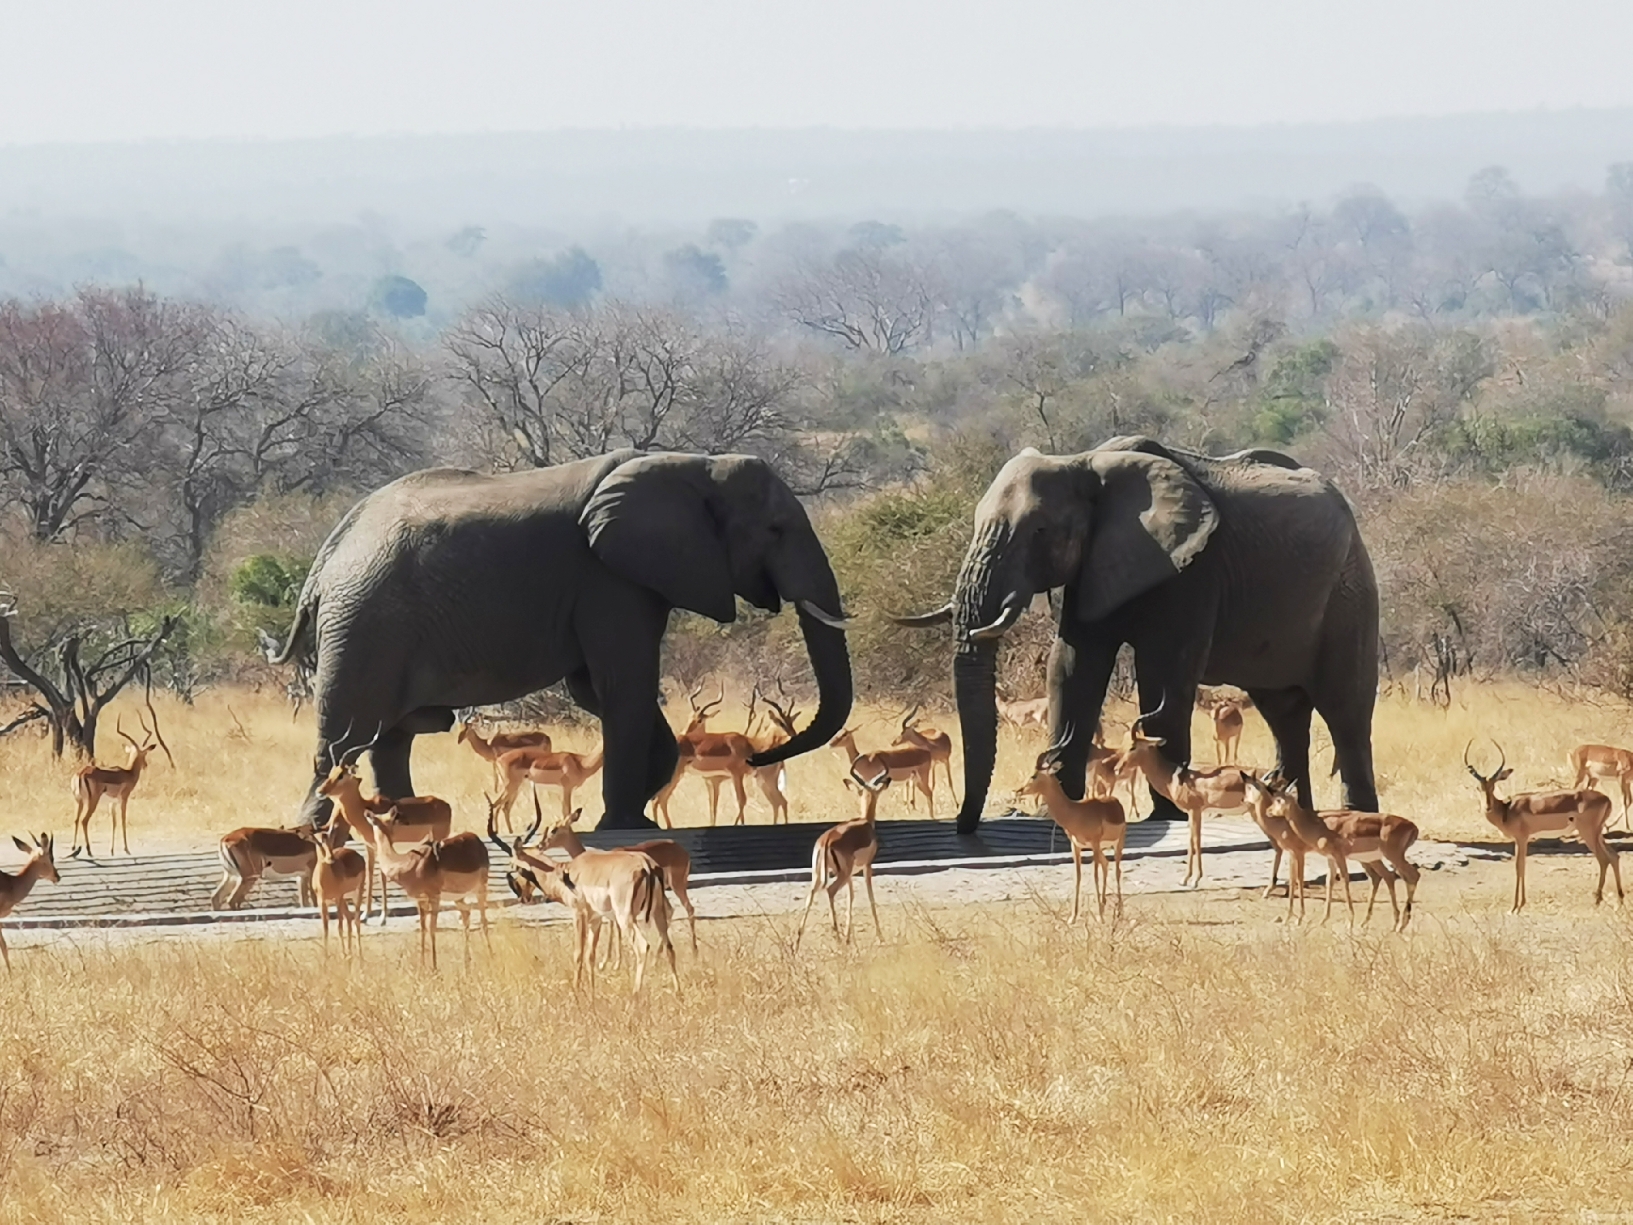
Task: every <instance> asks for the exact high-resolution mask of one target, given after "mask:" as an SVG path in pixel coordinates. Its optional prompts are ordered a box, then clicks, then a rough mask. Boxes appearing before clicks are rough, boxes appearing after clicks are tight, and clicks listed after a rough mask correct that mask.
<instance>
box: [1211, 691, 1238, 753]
mask: <svg viewBox="0 0 1633 1225" xmlns="http://www.w3.org/2000/svg"><path fill="white" fill-rule="evenodd" d="M1242 727H1243V720H1242V707H1241V706H1240V704H1238V703H1236V702H1229V701H1226V702H1217V703H1215V704H1214V707H1213V745H1214V756H1215V758H1216V760H1217V761H1218V762H1219V764H1220V765H1222V766H1223V765H1226V764H1230V765H1234V764H1235V763H1236V750H1237V748H1238V747H1239V746H1240V745H1241V743H1242Z"/></svg>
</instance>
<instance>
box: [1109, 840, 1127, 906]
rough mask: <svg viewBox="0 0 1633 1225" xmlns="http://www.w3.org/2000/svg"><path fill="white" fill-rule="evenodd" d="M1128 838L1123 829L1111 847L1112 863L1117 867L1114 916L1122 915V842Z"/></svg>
mask: <svg viewBox="0 0 1633 1225" xmlns="http://www.w3.org/2000/svg"><path fill="white" fill-rule="evenodd" d="M1127 836H1128V830H1127V828H1126V827H1125V828H1124V829H1123V830H1122V831H1121V832H1119V833H1118V835H1117V841H1116V842H1115V843H1114V844H1113V845H1112V862H1113V863H1114V864H1115V865H1116V867H1117V909H1116V912H1115V913H1116V914H1118V915H1121V914H1122V913H1123V840H1124V839H1125V838H1126V837H1127Z"/></svg>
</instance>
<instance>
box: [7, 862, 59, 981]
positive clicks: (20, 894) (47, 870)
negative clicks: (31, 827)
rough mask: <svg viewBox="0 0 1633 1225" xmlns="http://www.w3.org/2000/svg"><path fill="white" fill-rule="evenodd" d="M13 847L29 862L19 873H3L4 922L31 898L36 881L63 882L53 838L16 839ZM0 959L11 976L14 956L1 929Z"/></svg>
mask: <svg viewBox="0 0 1633 1225" xmlns="http://www.w3.org/2000/svg"><path fill="white" fill-rule="evenodd" d="M11 841H12V843H13V844H14V845H15V846H16V847H17V849H18V850H19V851H21V852H22V853H23V854H25V855H27V856H28V859H27V861H26V862H25V863H24V864H23V866H22V867H21V868H20V869H18V870H17V871H16V872H0V919H3V918H5V917H6V916H7V915H9V914H10V913H11V912H12V911H13V910H15V909H17V906H18V905H19V904H20V903H21V902H22V900H23V899H24V898H25V897H27V896H28V895H29V891H30V890H32V889H33V888H34V882H35V881H37V880H48V881H50V882H51V883H52V884H53V885H55V884H57V883H58V882H59V881H60V880H61V879H62V878H61V877H60V876H58V875H57V863H56V860H55V858H54V857H53V854H52V842H51V835H50V834H30V835H29V841H30V842H32V843H33V845H32V846H30V845H29V843H28V842H24V841H23V840H22V839H21V838H17V837H13V838H12V840H11ZM0 958H3V959H4V960H5V963H6V973H7V974H10V973H11V954H10V953H9V952H7V951H6V933H5V930H4V929H3V928H0Z"/></svg>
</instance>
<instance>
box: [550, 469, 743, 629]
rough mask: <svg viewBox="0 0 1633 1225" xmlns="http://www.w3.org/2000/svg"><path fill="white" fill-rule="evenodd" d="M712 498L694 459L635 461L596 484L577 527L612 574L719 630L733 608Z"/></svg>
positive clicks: (709, 483) (707, 481)
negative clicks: (711, 621) (709, 621)
mask: <svg viewBox="0 0 1633 1225" xmlns="http://www.w3.org/2000/svg"><path fill="white" fill-rule="evenodd" d="M713 497H714V482H713V479H712V477H711V476H710V474H709V471H708V469H707V468H706V467H705V466H704V464H703V463H702V462H701V461H700V460H698V459H697V458H696V457H695V456H689V455H643V456H641V457H640V458H639V459H632V460H629V461H628V462H626V463H622V464H620V465H618V467H616V468H614V469H613V470H612V471H611V472H609V473H608V474H607V475H606V477H605V478H603V479H602V481H601V483H600V484H599V485H598V486H596V490H595V492H594V493H593V494H591V495H590V500H589V501H588V502H587V503H586V504H585V506H584V511H583V513H582V514H580V515H579V517H578V522H579V526H580V527H582V528H583V529H584V532H585V535H586V536H588V538H589V542H590V549H591V551H592V552H593V553H594V554H595V555H596V557H598V558H600V560H601V562H602V564H603V565H605V566H606V567H607V569H609V570H611V571H612V572H613V573H614V574H617V575H618V576H619V577H621V578H626V579H628V580H629V581H630V582H632V583H639V584H640V585H641V586H642V587H646V588H649V589H650V590H652V591H655V592H657V593H658V594H659V595H660V596H662V597H663V598H664V599H665V600H667V601H668V602H669V603H670V604H671V605H673V606H674V607H675V608H685V609H689V610H690V611H692V612H695V613H702V614H703V615H704V616H705V617H712V618H714V620H716V621H719V622H722V623H726V622H731V621H735V620H736V619H737V600H736V593H735V591H734V590H733V588H732V579H731V556H730V554H729V553H728V551H727V548H726V540H725V534H724V532H723V531H722V527H721V524H720V522H719V521H718V519H717V518H716V514H715V511H714V508H713V506H712V505H711V502H712V499H713Z"/></svg>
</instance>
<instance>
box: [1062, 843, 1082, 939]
mask: <svg viewBox="0 0 1633 1225" xmlns="http://www.w3.org/2000/svg"><path fill="white" fill-rule="evenodd" d="M1082 898H1083V848H1082V847H1080V846H1078V845H1077V843H1076V842H1075V841H1073V842H1072V917H1071V918H1069V919H1067V920H1066V922H1067V923H1068V924H1071V923H1076V922H1077V911H1078V903H1079V902H1080V901H1081V900H1082Z"/></svg>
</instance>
